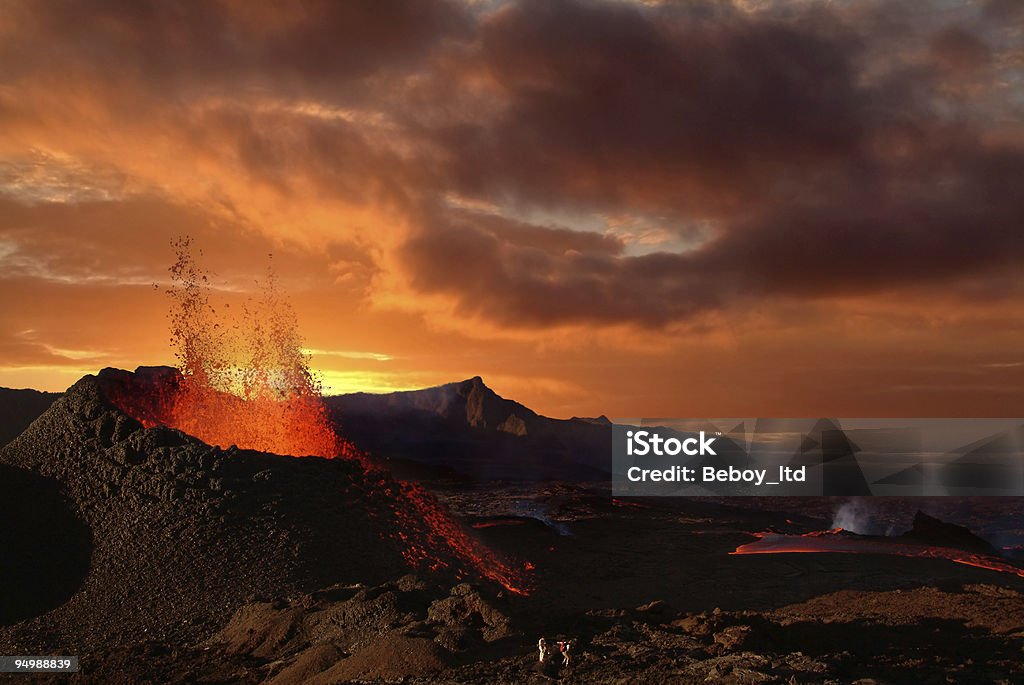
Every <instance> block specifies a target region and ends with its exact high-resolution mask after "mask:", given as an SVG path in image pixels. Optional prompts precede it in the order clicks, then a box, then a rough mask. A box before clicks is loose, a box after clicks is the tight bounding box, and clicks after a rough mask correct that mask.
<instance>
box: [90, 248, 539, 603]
mask: <svg viewBox="0 0 1024 685" xmlns="http://www.w3.org/2000/svg"><path fill="white" fill-rule="evenodd" d="M175 247H176V249H177V261H176V262H175V264H174V265H173V266H172V267H171V268H170V273H171V277H172V281H173V283H174V288H172V289H171V290H170V291H169V295H170V296H171V297H172V300H173V306H172V309H171V317H170V318H171V343H172V345H173V346H174V348H175V350H176V352H175V356H176V358H177V361H178V370H177V372H173V371H171V370H170V369H166V370H164V371H159V370H156V371H151V372H149V373H137V374H134V375H131V376H127V377H126V378H124V380H123V381H121V382H119V383H116V384H111V385H109V386H108V387H106V388H105V393H106V395H107V397H108V399H109V400H110V401H111V402H112V403H113V404H114V405H115V406H117V407H118V408H119V409H121V410H122V411H124V412H125V413H126V414H128V415H130V416H132V417H134V418H135V419H136V420H138V421H139V422H141V423H142V424H143V425H144V426H146V427H147V428H152V427H154V426H158V425H163V426H168V427H171V428H177V429H178V430H181V431H183V432H185V433H188V434H189V435H192V436H194V437H197V438H199V439H200V440H202V441H203V442H206V443H207V444H210V445H216V446H218V447H222V448H227V447H229V446H231V445H236V446H238V447H240V448H243V449H251V450H257V451H261V452H272V453H274V454H279V455H287V456H295V457H300V456H319V457H326V458H329V459H334V458H341V459H347V460H351V461H354V462H357V463H358V464H359V465H360V466H361V467H362V470H363V471H364V473H365V476H366V479H367V481H368V482H369V483H371V484H372V486H371V487H372V489H373V494H374V495H375V496H380V497H382V498H384V499H385V500H386V501H387V502H388V506H387V507H386V509H387V511H388V512H389V513H390V515H391V516H392V517H393V524H394V525H393V526H391V528H392V529H394V530H395V531H397V532H396V533H395V534H394V537H395V538H396V539H397V540H399V542H400V543H401V545H402V549H403V556H404V558H405V560H406V561H407V563H408V564H409V565H410V566H411V567H413V568H426V569H430V570H432V571H440V570H447V571H449V572H451V573H453V574H454V575H456V576H457V577H466V576H467V570H469V571H471V572H473V573H475V574H476V575H478V576H480V577H484V578H488V579H490V580H493V581H496V582H498V583H500V584H501V585H503V586H504V587H505V588H507V589H508V590H510V591H511V592H514V593H517V594H526V593H527V591H528V584H527V581H526V577H525V576H526V573H525V571H519V570H518V569H516V568H513V567H511V566H509V565H507V564H506V563H504V562H503V561H501V560H500V559H499V558H498V557H497V556H496V555H495V553H494V552H493V551H491V550H490V549H489V548H487V547H486V546H485V545H483V544H482V543H481V542H479V541H478V540H476V539H475V538H473V537H472V536H470V535H469V534H468V533H467V532H466V531H465V530H464V529H463V528H462V526H460V525H459V524H458V523H457V522H456V521H455V520H454V519H453V518H452V516H451V514H450V513H449V512H448V511H447V509H445V508H444V507H443V506H442V505H441V504H440V503H439V502H438V501H437V500H436V499H435V498H434V497H433V496H432V495H431V494H430V493H428V492H427V491H426V490H425V489H424V488H423V487H422V486H420V485H417V484H414V483H407V482H403V481H398V480H395V479H393V478H392V477H391V476H390V474H388V473H386V472H385V471H384V470H383V469H381V468H380V467H378V466H376V465H375V464H374V462H373V460H372V459H371V458H370V457H369V456H368V455H366V454H364V453H363V452H361V451H360V450H359V449H357V448H356V447H355V446H354V445H353V444H352V443H350V442H349V441H347V440H345V439H344V438H342V437H341V436H339V435H338V434H337V433H336V432H335V430H334V427H333V424H332V423H331V421H330V420H329V418H328V415H327V411H326V408H325V407H324V404H323V402H322V401H321V398H320V385H319V383H318V382H317V380H316V377H315V376H314V375H313V373H312V372H311V371H310V369H309V360H308V357H307V356H306V355H305V354H303V352H302V346H301V339H300V338H299V336H298V333H297V331H298V326H297V323H296V319H295V315H294V313H293V312H292V310H291V308H290V307H289V306H288V305H287V302H285V301H284V300H283V299H282V298H281V297H280V296H279V295H278V293H277V289H276V283H275V279H274V277H273V273H272V272H268V278H267V281H266V282H265V283H264V287H263V297H262V298H261V299H260V300H259V301H250V302H248V303H247V304H246V305H245V307H244V308H243V311H242V320H241V322H236V323H235V324H233V325H230V326H229V322H228V321H226V320H225V317H224V316H223V315H222V314H221V312H219V311H218V310H216V309H215V308H214V307H213V306H212V305H211V304H210V300H209V290H210V288H209V284H208V277H207V275H206V273H205V272H203V271H202V270H201V269H200V268H199V267H197V265H196V263H195V261H194V260H193V258H192V254H191V244H190V241H189V240H188V239H184V240H181V241H179V242H178V243H176V244H175ZM528 568H529V566H528V567H527V570H528Z"/></svg>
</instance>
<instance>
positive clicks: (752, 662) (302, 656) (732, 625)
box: [0, 377, 1024, 685]
mask: <svg viewBox="0 0 1024 685" xmlns="http://www.w3.org/2000/svg"><path fill="white" fill-rule="evenodd" d="M463 390H466V391H467V392H466V393H464V395H465V396H463V395H460V392H462V391H463ZM453 392H454V394H453V395H452V396H451V397H450V398H449V400H450V402H449V404H447V405H444V407H447V409H445V408H444V407H441V406H440V405H431V408H430V412H431V413H432V414H433V415H435V416H436V417H437V416H441V417H443V415H444V413H445V412H446V411H448V412H449V418H450V419H451V420H452V421H455V418H452V417H456V416H457V417H458V422H464V423H470V424H472V420H471V419H467V418H466V417H467V416H470V417H471V416H473V415H474V414H473V413H472V412H470V413H469V414H465V413H464V412H466V411H467V408H468V407H471V406H473V405H474V402H475V400H473V399H471V398H472V395H473V393H474V392H476V393H480V392H483V391H482V390H480V388H479V386H477V385H476V384H474V383H470V384H469V385H468V386H467V385H466V384H456V385H455V386H454V390H453ZM374 401H378V400H374ZM488 401H489V400H488ZM383 402H384V403H385V404H387V405H389V406H390V404H392V403H397V400H394V401H392V400H387V401H383ZM399 404H400V403H399ZM513 404H514V403H513ZM502 406H505V407H506V408H508V407H509V406H510V405H502ZM518 406H521V405H515V406H513V407H511V411H513V412H517V411H519V410H518V409H517V407H518ZM453 407H454V408H453ZM449 410H450V411H449ZM366 411H367V412H369V411H371V409H369V408H368V409H366ZM373 411H379V412H380V415H381V416H382V417H387V416H389V414H388V412H389V411H391V410H390V409H387V408H386V407H378V408H377V409H373ZM401 411H405V409H404V408H403V409H401ZM481 416H485V418H484V419H483V421H484V424H485V425H482V426H480V425H478V426H476V427H475V428H474V430H479V431H480V432H479V435H478V438H477V439H478V440H479V441H480V444H484V442H485V439H484V437H479V436H487V435H491V434H493V433H503V432H504V431H501V430H498V427H500V426H502V425H504V424H505V422H506V421H507V417H506V418H505V419H501V417H500V416H498V417H496V418H495V417H490V418H487V417H486V416H487V412H483V414H481ZM421 418H423V417H421ZM541 418H542V417H541ZM498 419H500V421H499V422H498V424H497V427H495V425H494V421H495V420H498ZM380 420H381V421H384V420H385V419H384V418H381V419H380ZM396 420H397V419H396ZM440 420H442V419H432V421H440ZM437 425H439V424H437ZM466 430H469V429H466ZM529 430H530V428H529V427H528V429H527V431H528V433H527V434H529ZM538 430H539V429H538ZM380 433H382V431H378V434H380ZM510 437H513V438H515V439H517V440H518V439H522V438H523V436H522V435H514V434H510ZM527 458H528V457H527ZM433 484H434V487H435V492H436V494H437V497H438V498H439V499H440V500H441V501H442V502H444V503H445V505H446V506H447V507H448V508H449V509H450V510H451V511H452V512H453V513H454V515H455V517H456V518H457V519H458V520H459V521H461V522H462V524H463V525H464V526H465V528H466V529H467V530H469V531H471V532H472V534H473V535H475V536H477V537H478V538H479V539H480V540H482V541H483V542H484V543H485V544H486V545H487V546H488V548H490V549H493V550H495V551H496V553H497V554H498V555H500V556H502V557H503V558H516V559H523V560H528V561H529V562H530V565H531V567H532V571H531V574H530V593H529V594H528V595H525V596H521V595H517V594H513V593H510V592H508V591H507V590H506V589H505V588H503V587H501V586H500V585H498V584H496V583H492V582H489V581H487V580H484V579H482V578H480V577H477V576H474V575H473V574H472V573H468V572H463V573H456V572H455V571H456V570H457V567H458V564H459V560H458V559H456V558H448V559H446V560H445V561H446V563H447V564H449V567H448V569H447V570H445V568H444V567H442V566H440V565H439V566H438V567H437V568H435V569H433V570H432V569H430V568H421V569H418V570H414V569H411V568H410V566H409V565H408V563H407V562H408V560H407V559H406V558H405V556H404V555H403V542H402V538H401V536H400V535H399V533H402V532H404V531H402V530H399V529H397V528H396V519H395V518H394V517H393V515H392V513H391V509H392V507H393V504H394V502H393V499H391V497H392V495H391V494H389V493H393V489H394V487H395V481H392V480H391V479H390V478H389V477H386V476H381V475H379V474H376V475H374V476H373V477H368V476H367V474H366V473H365V472H364V471H363V470H362V469H360V468H359V467H358V465H357V464H354V463H351V462H347V461H345V460H326V459H320V458H293V457H281V456H276V455H271V454H264V453H258V452H251V451H246V450H237V449H226V450H222V449H219V448H214V447H210V446H208V445H205V444H203V443H201V442H199V441H198V440H196V439H194V438H192V437H190V436H187V435H184V434H182V433H180V432H178V431H175V430H170V429H166V428H159V427H158V428H152V429H145V428H143V427H142V426H141V425H140V424H139V423H138V422H136V421H135V420H134V419H132V418H130V417H129V416H127V415H125V414H124V413H122V412H120V411H118V410H116V409H115V408H113V407H112V406H111V405H110V403H108V402H107V401H106V399H105V397H104V393H103V389H102V383H100V382H99V381H98V380H97V379H96V378H93V377H87V378H85V379H83V380H82V381H81V382H79V383H78V384H76V385H75V386H74V387H73V388H71V389H70V390H69V391H68V392H67V393H66V394H65V395H64V396H63V397H62V398H60V399H59V400H58V401H56V402H55V403H54V404H53V405H52V406H51V407H50V408H49V409H48V410H46V411H45V413H43V414H42V415H41V416H40V417H39V418H38V419H37V420H36V421H35V422H34V423H32V425H31V426H29V427H28V428H27V429H26V430H25V431H24V432H23V433H22V434H21V435H20V436H19V437H18V438H16V439H15V440H14V441H13V442H11V443H10V444H8V445H7V446H6V447H4V448H3V449H2V450H0V512H2V513H3V516H0V535H2V536H3V539H4V540H5V544H6V546H5V554H4V555H3V556H0V588H2V591H3V595H2V597H3V601H2V602H0V654H25V653H39V654H77V655H79V656H80V662H81V672H80V673H78V674H76V675H73V676H19V682H26V683H28V682H51V681H57V682H65V681H66V682H74V683H97V684H99V683H102V684H107V683H115V684H116V683H126V684H127V683H132V684H137V683H152V684H154V685H155V684H157V683H160V684H164V683H210V684H213V683H224V684H226V683H252V684H257V683H259V684H269V683H272V684H274V685H288V684H291V683H296V684H297V683H318V684H321V685H327V684H334V683H398V682H401V683H407V684H423V685H425V684H427V683H508V684H509V685H511V684H513V683H516V684H519V683H544V682H552V681H553V680H558V681H561V682H567V683H616V684H625V683H706V682H722V683H822V684H824V683H836V684H838V683H862V684H865V685H866V684H868V683H1007V684H1008V683H1017V682H1024V651H1022V650H1024V594H1022V593H1024V578H1020V577H1018V576H1017V575H1014V574H1010V573H1001V572H996V571H992V570H987V569H984V568H977V567H972V566H965V565H962V564H955V563H951V562H950V561H947V560H944V559H936V558H909V557H903V556H898V555H886V554H874V553H871V554H757V555H734V554H731V552H733V551H735V550H736V549H737V548H738V547H740V546H741V545H745V544H747V543H749V542H751V541H752V540H755V539H756V535H755V534H756V533H758V532H759V531H765V530H775V531H782V532H784V533H786V534H789V535H796V536H798V535H800V534H803V533H807V532H811V531H822V530H825V529H828V528H829V527H831V525H832V520H831V514H832V513H833V512H834V508H835V507H834V504H835V503H833V502H829V501H824V500H822V501H819V500H794V501H785V500H777V501H776V500H771V501H757V500H725V499H722V500H710V499H703V500H702V499H683V500H672V501H664V500H657V499H644V500H616V499H613V498H612V497H611V496H610V494H609V492H608V491H607V489H605V487H604V486H603V485H601V484H599V483H590V484H587V483H580V482H577V483H571V482H562V481H546V482H542V483H529V482H519V483H509V482H505V483H501V482H469V481H465V480H461V479H457V478H445V479H441V480H436V481H433ZM890 504H891V505H892V506H891V507H889V511H890V513H889V514H887V516H891V518H892V527H894V529H895V530H897V531H899V532H904V531H907V530H908V529H911V526H912V524H914V521H915V511H916V510H914V509H912V508H908V506H909V505H906V504H905V503H890ZM960 507H961V509H960V511H959V513H960V515H961V519H960V520H966V521H968V522H974V521H976V520H982V519H984V520H987V521H988V524H986V527H985V530H986V531H987V534H992V535H994V534H995V533H996V532H1000V533H1001V534H1006V535H1010V534H1011V533H1012V532H1013V531H1014V530H1015V528H1014V526H1016V525H1018V523H1019V521H1020V518H1021V514H1022V509H1024V507H1022V504H1021V502H1020V501H1018V500H1007V499H995V498H989V499H985V498H982V499H979V500H977V501H976V502H966V503H961V504H960ZM986 507H987V508H986ZM965 511H966V512H968V513H969V514H970V515H966V514H965ZM916 519H917V523H916V525H914V527H913V529H911V530H910V532H909V533H907V534H906V535H907V536H910V537H909V538H906V536H904V537H905V539H913V540H915V541H917V542H919V543H921V544H937V545H951V546H956V547H959V548H962V549H965V550H970V551H975V552H979V553H985V554H993V553H995V554H998V553H999V550H998V549H994V548H993V547H992V546H990V545H989V542H986V541H982V540H979V539H978V538H977V537H975V536H973V535H972V534H971V533H970V532H968V531H966V530H963V529H958V528H954V527H950V526H947V525H945V524H943V523H941V522H939V521H936V520H935V519H932V518H929V517H924V516H918V517H916ZM997 523H998V525H997ZM999 526H1002V527H999ZM915 536H916V537H915ZM991 539H995V538H994V537H990V538H989V540H991ZM460 575H461V576H462V577H461V578H460V577H458V576H460ZM541 636H544V637H547V638H549V639H550V640H552V641H554V640H557V639H568V638H574V639H576V640H577V641H578V650H577V653H576V657H575V662H574V664H573V666H572V668H571V669H559V668H558V667H557V665H555V664H550V665H549V666H548V668H547V672H546V673H540V672H538V668H537V657H536V643H537V639H538V638H539V637H541Z"/></svg>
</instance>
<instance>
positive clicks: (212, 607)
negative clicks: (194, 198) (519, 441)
mask: <svg viewBox="0 0 1024 685" xmlns="http://www.w3.org/2000/svg"><path fill="white" fill-rule="evenodd" d="M0 466H2V468H3V469H4V471H3V472H2V473H0V475H2V476H4V481H3V486H2V487H3V489H4V492H0V495H4V497H2V498H0V501H2V502H3V507H4V513H5V516H4V517H3V527H2V532H3V533H4V535H5V538H6V539H10V540H12V541H14V543H12V544H11V545H8V546H6V547H5V549H4V550H3V555H4V556H3V563H2V564H0V572H2V573H3V574H4V580H5V584H4V590H5V591H7V592H11V593H12V594H14V593H17V597H16V599H14V600H5V601H4V602H3V603H2V604H3V606H4V607H5V609H4V610H3V614H2V616H0V618H2V619H3V620H2V622H0V623H2V624H7V627H3V626H2V625H0V654H24V653H30V652H35V653H52V652H53V651H54V650H59V651H61V652H62V653H83V654H86V653H90V652H93V651H95V650H97V649H99V648H101V647H102V648H103V649H108V648H110V647H112V646H118V645H132V644H135V643H136V642H137V641H138V640H139V639H140V638H146V639H153V640H159V641H162V642H165V643H176V644H194V643H196V642H197V641H201V640H204V639H207V638H209V637H210V636H211V635H212V634H213V633H214V632H215V631H216V630H219V629H220V628H221V627H222V626H223V625H224V623H225V622H226V621H227V619H228V618H229V617H230V616H231V614H232V613H233V612H234V611H235V610H236V609H237V608H238V607H239V606H240V605H242V604H244V603H246V602H251V601H254V600H256V599H259V598H264V597H265V598H270V597H281V596H290V595H293V594H301V593H307V592H311V591H313V590H316V589H318V588H323V587H327V586H330V585H333V584H337V583H368V584H377V583H380V582H383V581H386V580H388V579H390V578H395V577H396V576H399V575H401V574H402V573H404V572H405V571H404V569H406V562H405V560H404V559H403V555H402V552H403V549H404V548H403V545H402V544H401V542H400V540H399V539H398V537H397V533H398V532H399V531H396V530H394V524H393V518H389V516H388V511H389V507H391V506H392V501H391V499H390V498H389V497H388V496H387V495H386V492H387V491H388V489H389V488H391V487H393V485H394V484H393V482H390V481H389V480H388V479H387V477H386V476H385V475H382V474H379V473H377V474H373V475H372V476H368V475H367V474H366V473H365V472H364V471H363V470H362V469H361V467H360V466H359V465H357V464H354V463H351V462H347V461H344V460H327V459H320V458H315V457H306V458H292V457H280V456H276V455H270V454H261V453H257V452H249V451H245V450H237V449H234V448H232V449H228V450H221V449H218V448H214V447H210V446H209V445H206V444H204V443H202V442H200V441H198V440H196V439H194V438H191V437H189V436H187V435H184V434H183V433H180V432H178V431H175V430H170V429H165V428H155V429H144V428H143V427H142V426H141V425H140V424H139V423H138V422H137V421H135V420H134V419H132V418H130V417H129V416H127V415H125V414H124V413H122V412H120V411H118V410H116V409H113V408H112V407H111V406H110V405H109V404H108V403H107V402H105V401H104V397H103V394H102V389H101V383H100V382H99V381H98V380H97V379H96V378H95V377H92V376H88V377H86V378H84V379H83V380H82V381H80V382H79V383H77V384H76V385H75V386H73V387H72V388H71V389H69V390H68V392H67V393H66V394H65V395H64V396H63V397H61V398H60V399H59V400H58V401H57V402H55V403H54V405H53V406H52V407H50V409H49V410H47V412H46V413H45V414H44V415H43V416H41V417H40V418H39V419H37V420H36V421H35V422H34V423H33V424H32V425H31V426H30V427H29V428H28V429H27V430H26V431H25V432H24V433H22V434H21V435H20V436H19V437H18V438H17V439H16V440H14V441H13V442H11V443H10V444H9V445H7V446H6V447H4V448H3V449H2V450H0ZM8 491H10V492H8ZM15 495H18V496H17V497H15ZM452 566H453V567H454V563H453V564H452ZM47 569H49V571H47ZM19 573H20V574H21V576H20V577H15V575H16V574H19ZM26 573H28V574H30V575H32V574H36V573H38V574H39V575H38V580H39V583H38V584H37V587H36V588H35V589H34V590H33V591H32V592H26V591H25V586H26V585H27V584H30V581H31V579H30V578H25V577H24V576H25V574H26ZM65 600H67V601H66V602H65ZM62 602H65V603H63V604H62ZM58 605H59V606H58ZM44 612H45V613H44ZM11 624H13V625H11Z"/></svg>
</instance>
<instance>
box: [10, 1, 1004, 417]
mask: <svg viewBox="0 0 1024 685" xmlns="http://www.w3.org/2000/svg"><path fill="white" fill-rule="evenodd" d="M1022 26H1024V13H1022V12H1021V11H1020V9H1019V6H1018V5H1016V4H1015V3H1007V2H1000V1H991V2H966V1H965V2H953V1H947V0H933V1H932V2H930V3H925V2H913V3H910V2H908V3H900V2H884V3H881V2H880V3H873V2H858V3H847V2H834V3H830V4H829V5H827V6H825V5H822V4H821V3H809V2H802V1H800V0H792V1H789V2H786V1H782V0H779V1H775V2H773V1H770V0H766V1H764V2H737V3H735V4H734V5H730V4H729V3H725V2H707V3H702V2H693V3H682V4H677V3H657V2H655V3H631V2H628V1H623V0H619V1H615V2H608V3H600V2H589V3H583V4H575V3H571V2H560V1H552V2H539V1H538V2H517V3H502V2H472V3H468V2H467V3H459V2H448V1H443V0H408V1H406V2H402V1H396V2H388V3H380V2H375V3H360V2H354V3H316V2H309V3H301V4H291V5H288V6H287V7H284V6H281V5H279V4H276V3H267V4H263V3H252V2H234V1H230V0H223V1H221V2H210V3H204V4H203V5H196V6H194V7H191V8H190V9H188V10H186V9H184V8H183V7H181V6H173V5H171V4H169V3H132V4H130V5H126V4H122V3H113V2H111V3H105V2H97V3H63V2H10V3H5V4H4V5H3V7H2V8H0V52H2V55H0V64H3V65H4V69H3V70H2V71H0V301H2V302H3V306H2V307H0V385H4V386H10V387H35V388H40V389H49V390H60V389H63V388H65V387H67V386H68V385H69V384H71V383H72V382H74V381H75V380H76V379H77V378H78V377H80V376H81V375H82V374H84V373H88V372H93V371H95V370H97V369H98V368H102V367H104V366H119V367H125V368H134V367H135V366H137V365H139V364H155V363H169V362H170V361H171V359H172V356H171V351H170V349H169V348H168V345H167V338H168V333H167V320H166V311H167V307H168V302H167V301H166V300H167V298H166V297H165V296H164V295H163V294H161V293H160V292H158V291H157V290H156V289H154V287H153V285H154V283H156V284H160V283H164V282H165V281H166V278H167V272H166V269H167V266H169V265H170V263H171V262H172V261H173V258H174V255H173V249H172V248H171V245H170V243H171V241H172V240H173V239H174V238H175V237H177V236H179V235H186V234H187V235H190V236H192V237H193V239H194V241H195V243H196V245H197V246H199V247H200V248H201V249H202V250H203V251H204V255H203V257H202V260H201V261H202V263H203V264H204V265H205V266H206V267H208V268H209V269H210V270H211V271H212V272H213V273H214V281H215V284H216V285H217V287H218V288H220V292H219V296H220V297H222V298H223V300H224V301H225V302H241V301H242V300H243V299H244V297H245V296H246V294H247V293H248V292H249V291H251V290H252V288H253V283H254V279H256V278H259V277H260V276H261V275H262V274H263V272H264V270H265V268H266V264H267V254H268V253H273V254H274V263H275V265H276V269H277V271H278V272H279V274H280V276H281V280H282V284H283V287H284V288H285V289H286V290H287V291H288V292H289V293H290V295H291V299H292V302H293V304H294V306H295V308H296V310H297V312H298V314H299V320H300V324H301V327H302V330H303V333H304V336H305V339H306V344H307V346H308V347H309V348H310V349H311V350H313V351H314V357H313V363H314V366H316V367H317V368H318V369H320V370H321V372H322V373H323V376H324V380H325V385H327V386H328V388H329V390H332V391H335V392H347V391H353V390H368V391H386V390H389V389H407V388H416V387H423V386H427V385H432V384H438V383H444V382H450V381H455V380H461V379H464V378H467V377H470V376H473V375H481V376H483V377H484V379H485V381H486V382H487V383H488V384H489V385H490V386H491V387H493V388H494V389H495V390H496V391H498V392H499V393H500V394H502V395H504V396H506V397H510V398H513V399H516V400H519V401H521V402H523V403H524V404H526V405H528V406H530V407H532V408H534V409H535V410H537V411H540V412H542V413H545V414H548V415H552V416H559V417H567V416H572V415H597V414H602V413H603V414H607V415H609V416H613V417H616V416H619V417H637V416H729V415H733V416H810V415H814V416H818V415H830V416H901V415H902V416H1019V415H1020V414H1021V411H1022V408H1024V407H1022V400H1024V352H1022V350H1024V344H1022V343H1024V316H1022V313H1024V295H1022V286H1024V278H1022V274H1024V270H1022V266H1024V197H1022V195H1021V193H1020V188H1021V187H1024V128H1022V125H1021V122H1022V121H1024V116H1022V115H1024V80H1022V78H1024V52H1022V50H1021V48H1020V45H1022V44H1024V36H1022V34H1024V29H1022Z"/></svg>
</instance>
